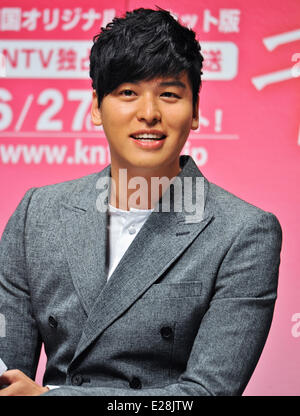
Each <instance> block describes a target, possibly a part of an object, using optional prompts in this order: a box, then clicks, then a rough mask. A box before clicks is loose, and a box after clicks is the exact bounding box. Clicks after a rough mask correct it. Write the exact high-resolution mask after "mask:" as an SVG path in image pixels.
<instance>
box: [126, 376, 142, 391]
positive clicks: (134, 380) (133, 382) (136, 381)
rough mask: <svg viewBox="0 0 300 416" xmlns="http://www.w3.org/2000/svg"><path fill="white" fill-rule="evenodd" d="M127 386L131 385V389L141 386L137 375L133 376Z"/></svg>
mask: <svg viewBox="0 0 300 416" xmlns="http://www.w3.org/2000/svg"><path fill="white" fill-rule="evenodd" d="M129 387H131V388H132V389H141V388H142V383H141V380H140V379H139V378H137V377H133V378H132V379H131V381H130V383H129Z"/></svg>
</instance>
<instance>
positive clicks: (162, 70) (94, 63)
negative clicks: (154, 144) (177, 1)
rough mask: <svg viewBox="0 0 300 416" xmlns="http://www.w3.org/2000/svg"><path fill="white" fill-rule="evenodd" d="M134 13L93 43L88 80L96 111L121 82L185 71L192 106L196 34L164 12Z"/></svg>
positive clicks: (198, 62) (197, 82) (197, 80)
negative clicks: (96, 104) (94, 97)
mask: <svg viewBox="0 0 300 416" xmlns="http://www.w3.org/2000/svg"><path fill="white" fill-rule="evenodd" d="M157 9H158V10H152V9H144V8H140V9H136V10H133V11H130V12H126V14H125V16H124V17H115V18H114V19H113V21H112V22H110V23H108V24H107V25H106V27H102V28H101V31H100V33H99V34H97V35H96V36H94V38H93V42H94V44H93V46H92V49H91V54H90V77H91V79H92V87H93V89H94V90H96V94H97V97H98V105H99V107H100V105H101V101H102V99H103V97H104V96H105V95H107V94H109V93H110V92H112V91H113V90H114V89H116V88H117V87H118V86H119V85H121V84H122V83H124V82H135V81H142V80H151V79H154V78H156V77H167V76H175V77H176V76H178V75H179V74H180V73H181V72H182V71H187V74H188V78H189V81H190V83H191V88H192V92H193V105H194V106H195V104H196V102H197V99H198V94H199V90H200V87H201V75H202V72H201V69H202V61H203V57H202V55H201V52H200V50H201V48H200V45H199V42H198V41H197V40H196V35H195V32H194V31H193V30H191V29H188V28H187V27H185V26H183V25H181V24H180V23H179V22H178V21H177V20H176V19H175V18H174V17H172V15H171V13H170V12H168V11H167V10H164V9H161V8H159V7H157Z"/></svg>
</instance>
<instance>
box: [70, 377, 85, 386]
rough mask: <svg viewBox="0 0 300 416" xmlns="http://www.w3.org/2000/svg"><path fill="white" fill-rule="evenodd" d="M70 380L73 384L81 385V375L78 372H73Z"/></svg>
mask: <svg viewBox="0 0 300 416" xmlns="http://www.w3.org/2000/svg"><path fill="white" fill-rule="evenodd" d="M71 381H72V384H73V386H81V384H82V382H83V377H82V376H81V375H80V374H75V375H74V376H72V379H71Z"/></svg>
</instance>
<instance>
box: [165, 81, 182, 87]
mask: <svg viewBox="0 0 300 416" xmlns="http://www.w3.org/2000/svg"><path fill="white" fill-rule="evenodd" d="M159 86H160V87H180V88H186V86H185V84H184V83H183V82H181V81H163V82H160V83H159Z"/></svg>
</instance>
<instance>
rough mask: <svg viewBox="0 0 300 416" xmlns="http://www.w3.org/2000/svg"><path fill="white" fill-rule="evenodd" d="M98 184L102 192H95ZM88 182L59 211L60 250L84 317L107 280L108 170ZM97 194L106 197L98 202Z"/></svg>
mask: <svg viewBox="0 0 300 416" xmlns="http://www.w3.org/2000/svg"><path fill="white" fill-rule="evenodd" d="M99 181H100V182H101V186H102V188H101V189H99V190H97V189H98V188H99V187H98V186H97V183H99ZM91 182H92V183H89V184H88V185H89V186H88V187H86V184H85V187H84V189H81V190H80V191H78V190H77V192H74V194H75V197H73V200H71V201H68V202H67V203H62V204H61V207H60V215H61V221H62V224H63V227H64V230H65V236H66V238H65V241H64V249H65V252H66V257H67V260H68V264H69V268H70V272H71V276H72V280H73V284H74V287H75V289H76V291H77V294H78V296H79V298H80V300H81V302H82V305H83V307H84V309H85V312H86V314H87V315H89V313H90V311H91V309H92V307H93V304H94V302H95V300H96V299H97V297H98V296H99V294H100V292H101V290H102V288H103V286H104V285H105V284H106V279H107V264H106V241H107V236H106V229H107V227H106V223H107V215H106V210H107V207H105V203H104V201H105V199H106V196H107V194H108V190H109V188H108V186H104V187H103V185H105V183H108V182H109V168H106V169H104V170H103V171H102V172H101V174H100V177H99V179H98V181H96V180H93V181H91ZM101 191H104V194H105V195H106V196H105V195H104V197H102V198H101V199H100V198H98V197H99V195H100V193H101ZM97 198H98V199H97ZM96 202H97V203H98V209H97V206H96ZM101 208H102V209H101Z"/></svg>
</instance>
